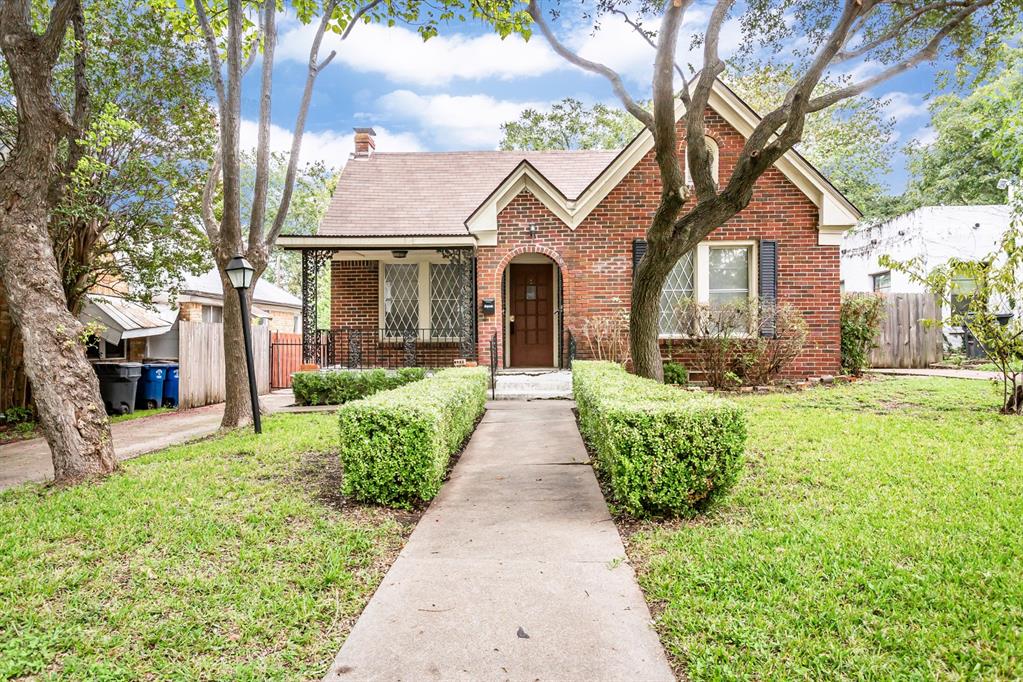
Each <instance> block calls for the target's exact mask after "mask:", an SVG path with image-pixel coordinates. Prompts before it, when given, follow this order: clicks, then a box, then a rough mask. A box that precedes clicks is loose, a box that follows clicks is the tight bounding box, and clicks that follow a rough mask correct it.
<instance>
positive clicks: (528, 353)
mask: <svg viewBox="0 0 1023 682" xmlns="http://www.w3.org/2000/svg"><path fill="white" fill-rule="evenodd" d="M509 267H510V268H511V276H510V278H509V279H510V282H509V291H508V299H509V301H510V303H511V304H510V305H509V307H508V308H509V310H508V315H509V317H508V328H509V339H510V344H509V345H510V349H509V350H510V354H511V358H510V361H509V363H508V364H509V365H510V366H511V367H552V366H553V364H554V268H553V267H551V265H549V264H542V265H533V264H528V265H527V264H515V263H512V264H511V265H510V266H509Z"/></svg>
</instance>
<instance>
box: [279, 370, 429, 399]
mask: <svg viewBox="0 0 1023 682" xmlns="http://www.w3.org/2000/svg"><path fill="white" fill-rule="evenodd" d="M424 376H426V370H425V369H423V368H422V367H404V368H402V369H399V370H398V371H396V372H389V371H386V370H383V369H352V370H333V371H330V370H328V371H326V372H295V373H294V374H292V375H291V390H292V391H294V392H295V402H297V403H298V404H299V405H343V404H344V403H347V402H348V401H350V400H358V399H359V398H365V397H366V396H368V395H373V394H374V393H376V392H378V391H388V390H390V389H392V388H398V387H399V386H404V385H405V384H408V383H411V382H413V381H419V380H420V379H422V378H423V377H424Z"/></svg>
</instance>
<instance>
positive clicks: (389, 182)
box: [278, 80, 861, 247]
mask: <svg viewBox="0 0 1023 682" xmlns="http://www.w3.org/2000/svg"><path fill="white" fill-rule="evenodd" d="M708 104H709V106H710V108H711V109H712V110H714V111H715V112H717V113H718V114H720V115H721V116H722V117H723V118H724V119H725V121H727V122H728V123H729V124H730V125H731V126H732V127H734V128H735V129H736V130H737V131H738V132H739V133H740V134H742V135H743V136H745V137H749V135H750V134H751V133H752V132H753V129H754V128H755V127H756V125H757V123H758V122H759V120H760V118H759V116H758V115H757V114H756V112H754V111H753V109H752V108H750V107H749V105H748V104H746V103H745V102H744V101H742V99H741V98H739V96H738V95H736V94H735V92H734V91H733V90H732V89H731V88H729V87H728V86H727V85H725V84H724V83H723V82H722V81H720V80H716V81H715V84H714V87H713V89H712V91H711V96H710V100H709V102H708ZM675 114H676V120H678V119H681V118H682V117H683V116H684V115H685V107H684V105H683V104H682V102H681V101H679V103H678V105H677V107H676V112H675ZM653 147H654V139H653V133H652V132H650V131H649V130H647V129H644V130H642V131H641V132H640V133H639V134H638V135H637V136H636V137H635V138H634V139H633V140H632V142H630V143H629V145H628V146H626V147H625V149H622V150H618V151H592V150H587V151H548V152H521V151H513V152H504V151H490V152H441V153H435V152H417V153H401V154H388V153H374V154H372V155H370V156H369V157H368V158H353V159H352V160H350V161H349V163H348V164H347V165H346V166H345V168H344V170H343V171H342V173H341V176H340V178H339V180H338V185H337V189H336V190H335V192H334V196H333V198H332V199H331V203H330V206H329V207H328V209H327V213H326V215H325V216H324V219H323V221H322V222H321V223H320V226H319V229H318V231H317V237H328V238H329V237H335V238H370V239H369V241H372V240H374V239H379V238H392V239H394V238H420V237H424V238H425V237H431V238H434V239H438V238H457V237H461V238H466V237H468V236H469V235H472V237H474V238H475V240H476V241H477V242H478V243H479V244H482V245H493V244H496V239H497V215H498V213H499V212H500V211H501V209H503V208H504V207H505V206H507V204H508V203H509V202H510V201H511V200H512V199H513V198H514V197H515V196H517V195H518V194H519V193H520V192H522V191H523V190H527V191H529V192H531V193H532V194H534V195H535V196H536V197H537V198H538V199H539V200H540V201H541V202H542V203H543V204H544V205H545V206H546V207H547V208H548V209H550V210H551V211H552V212H553V213H554V214H555V215H557V216H558V217H559V218H560V219H561V220H562V221H564V222H565V224H566V225H568V226H569V228H570V229H575V228H576V227H578V225H579V224H580V223H581V222H582V221H583V220H585V219H586V217H587V216H588V215H589V214H590V213H591V212H592V211H593V209H594V208H596V207H597V206H598V205H599V204H600V202H601V201H603V199H604V198H605V197H607V195H608V194H609V193H610V192H611V190H613V189H614V188H615V187H616V186H617V185H618V184H619V183H620V182H621V181H622V179H623V178H624V177H625V176H626V175H627V174H628V172H629V171H631V170H632V168H633V167H635V165H636V164H637V163H638V162H639V161H640V159H642V158H643V157H644V156H645V155H646V154H647V153H649V152H650V151H651V150H652V149H653ZM775 167H776V168H777V169H778V170H779V171H781V173H782V174H784V175H785V176H786V177H787V178H788V179H789V180H790V181H791V182H792V183H793V184H795V185H796V187H798V188H799V189H800V190H801V191H802V192H803V193H804V194H805V195H806V196H807V197H808V198H809V199H810V200H811V201H812V202H813V203H814V204H815V205H816V206H817V208H818V215H819V217H820V224H819V242H820V243H821V244H832V245H835V244H838V243H839V242H840V240H841V235H842V233H843V232H845V230H847V229H848V228H850V227H851V226H853V225H855V224H856V222H857V221H858V220H859V218H860V217H861V213H860V212H859V210H858V209H857V208H856V207H855V206H854V205H853V204H852V203H851V202H850V201H849V200H848V199H847V198H846V197H845V196H844V195H843V194H842V193H841V192H840V191H838V189H837V188H836V187H835V186H834V185H832V184H831V183H830V182H829V181H828V180H827V178H825V177H824V175H823V174H821V172H820V171H818V170H817V169H816V168H815V167H814V166H813V165H811V164H810V163H809V162H808V161H807V160H806V159H805V158H803V157H802V155H800V154H799V153H798V152H797V151H795V150H790V151H789V152H787V153H786V154H785V155H784V156H783V157H782V158H781V159H779V160H778V161H777V162H776V163H775ZM316 241H317V240H316V239H315V238H310V237H301V236H287V235H285V236H282V237H281V239H280V240H279V242H278V243H279V244H280V245H281V246H284V247H288V246H293V247H297V246H310V245H314V244H315V243H316ZM380 243H383V242H382V241H381V242H380ZM389 243H390V242H389Z"/></svg>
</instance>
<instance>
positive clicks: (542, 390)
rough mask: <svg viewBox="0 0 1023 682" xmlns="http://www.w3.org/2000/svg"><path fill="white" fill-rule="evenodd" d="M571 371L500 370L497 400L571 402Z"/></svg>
mask: <svg viewBox="0 0 1023 682" xmlns="http://www.w3.org/2000/svg"><path fill="white" fill-rule="evenodd" d="M571 399H572V372H571V370H567V369H566V370H500V371H498V373H497V400H571Z"/></svg>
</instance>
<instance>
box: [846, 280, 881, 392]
mask: <svg viewBox="0 0 1023 682" xmlns="http://www.w3.org/2000/svg"><path fill="white" fill-rule="evenodd" d="M883 317H884V299H883V298H881V297H880V296H878V295H877V294H856V293H850V294H843V295H842V308H841V315H840V318H841V325H842V371H843V372H845V373H847V374H861V373H862V372H863V370H865V369H867V368H868V367H870V351H871V350H872V349H873V348H874V343H875V339H876V338H877V332H878V329H879V328H880V326H881V320H882V318H883Z"/></svg>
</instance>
